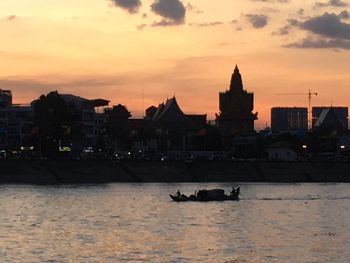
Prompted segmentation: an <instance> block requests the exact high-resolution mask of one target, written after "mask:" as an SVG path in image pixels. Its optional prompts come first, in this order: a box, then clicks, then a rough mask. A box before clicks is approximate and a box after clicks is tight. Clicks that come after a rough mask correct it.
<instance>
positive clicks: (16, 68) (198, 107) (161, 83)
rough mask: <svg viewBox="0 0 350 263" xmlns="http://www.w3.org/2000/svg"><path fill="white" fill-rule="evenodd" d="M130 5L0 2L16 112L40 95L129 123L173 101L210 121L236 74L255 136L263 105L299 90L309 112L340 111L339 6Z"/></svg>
mask: <svg viewBox="0 0 350 263" xmlns="http://www.w3.org/2000/svg"><path fill="white" fill-rule="evenodd" d="M140 3H141V2H140V1H117V0H115V1H108V0H89V1H84V2H83V1H80V0H79V1H74V3H72V2H71V1H66V0H65V1H60V2H59V3H58V2H48V1H43V0H40V1H36V4H32V3H29V1H28V2H24V3H23V1H17V0H11V1H7V0H5V1H2V2H1V3H0V30H1V32H2V35H3V43H2V48H1V50H0V54H1V57H2V59H1V61H2V62H0V88H1V89H11V90H12V91H13V93H14V102H15V103H28V102H30V101H32V100H33V99H35V98H37V97H38V96H39V95H41V94H44V93H48V92H49V91H51V90H58V91H59V92H61V93H72V94H76V95H79V96H84V97H88V98H92V97H102V98H107V99H110V100H111V102H112V104H118V103H123V104H125V105H127V106H128V108H129V110H130V111H131V112H132V113H133V116H134V117H140V116H141V115H142V113H141V112H143V108H147V106H150V105H157V103H159V102H160V101H163V100H165V99H166V97H172V96H173V95H174V94H176V97H177V98H178V99H179V103H180V104H181V107H182V108H183V109H184V110H185V111H186V112H189V113H197V114H202V113H207V114H208V118H209V119H214V118H215V113H218V109H219V105H218V104H219V103H218V96H219V95H218V94H219V92H220V91H222V90H226V89H227V88H228V87H229V81H230V75H231V74H232V71H233V69H234V66H235V65H236V64H238V66H239V68H240V70H241V73H242V76H243V84H244V88H245V89H246V90H248V91H249V92H254V94H255V107H254V111H257V112H259V120H258V121H257V123H256V127H257V128H258V129H259V128H262V127H264V126H265V123H268V124H269V123H270V109H271V107H278V106H307V104H308V98H307V95H306V93H307V92H308V90H309V89H311V90H313V91H315V92H317V93H319V95H318V96H317V97H314V98H313V106H322V105H324V106H330V105H334V106H348V105H349V104H350V103H349V101H348V98H347V97H348V96H347V95H348V88H349V83H350V74H348V68H347V66H348V61H350V52H349V49H350V41H349V38H350V19H349V13H348V11H349V1H326V0H319V1H308V2H307V3H306V2H305V1H302V0H290V1H281V0H279V1H277V0H276V1H257V0H255V1H253V0H251V1H235V2H234V3H233V2H232V1H225V0H223V1H221V2H220V4H217V3H213V2H212V1H209V0H202V1H199V0H193V1H183V2H179V1H177V0H174V1H147V0H145V1H142V5H139V4H140ZM169 3H171V4H172V6H171V7H169ZM330 28H331V29H330ZM278 93H305V96H289V95H286V96H279V95H277V94H278ZM143 94H144V102H143ZM194 98H195V100H194Z"/></svg>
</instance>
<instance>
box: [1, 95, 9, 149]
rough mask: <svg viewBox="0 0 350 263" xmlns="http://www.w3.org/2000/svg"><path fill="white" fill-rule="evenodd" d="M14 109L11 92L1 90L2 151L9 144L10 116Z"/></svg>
mask: <svg viewBox="0 0 350 263" xmlns="http://www.w3.org/2000/svg"><path fill="white" fill-rule="evenodd" d="M11 107H12V93H11V91H10V90H2V89H0V150H3V149H4V148H5V147H6V146H7V142H8V116H9V110H10V108H11Z"/></svg>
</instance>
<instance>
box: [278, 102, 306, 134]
mask: <svg viewBox="0 0 350 263" xmlns="http://www.w3.org/2000/svg"><path fill="white" fill-rule="evenodd" d="M307 117H308V116H307V108H297V107H294V108H287V107H276V108H272V109H271V130H272V131H273V132H281V131H295V130H304V131H306V130H307V128H308V122H307Z"/></svg>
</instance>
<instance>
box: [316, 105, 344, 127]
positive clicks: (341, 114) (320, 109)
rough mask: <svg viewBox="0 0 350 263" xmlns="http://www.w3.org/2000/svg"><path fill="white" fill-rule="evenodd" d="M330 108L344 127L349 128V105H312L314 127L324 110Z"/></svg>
mask: <svg viewBox="0 0 350 263" xmlns="http://www.w3.org/2000/svg"><path fill="white" fill-rule="evenodd" d="M329 109H332V111H333V112H334V114H335V116H337V118H338V120H339V121H340V122H341V124H342V125H343V128H345V129H348V126H349V125H348V116H349V109H348V107H312V127H315V125H316V123H317V121H318V120H319V118H320V117H321V115H322V112H325V110H329ZM324 114H325V113H324ZM324 114H323V115H324Z"/></svg>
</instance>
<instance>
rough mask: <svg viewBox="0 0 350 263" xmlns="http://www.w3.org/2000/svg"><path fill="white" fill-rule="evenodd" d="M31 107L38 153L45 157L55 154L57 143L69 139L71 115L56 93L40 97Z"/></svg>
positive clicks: (63, 101)
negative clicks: (37, 140)
mask: <svg viewBox="0 0 350 263" xmlns="http://www.w3.org/2000/svg"><path fill="white" fill-rule="evenodd" d="M33 106H34V124H35V126H36V127H37V128H38V139H39V147H40V152H41V154H43V155H45V156H46V155H52V154H57V153H58V151H59V149H58V146H59V141H60V140H63V139H67V137H71V128H72V114H71V112H70V111H69V109H68V106H67V104H66V102H65V100H64V99H63V98H62V96H61V95H60V94H59V93H58V92H57V91H53V92H50V93H49V94H47V95H46V96H45V95H42V96H40V97H39V99H37V100H36V101H34V105H33Z"/></svg>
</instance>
